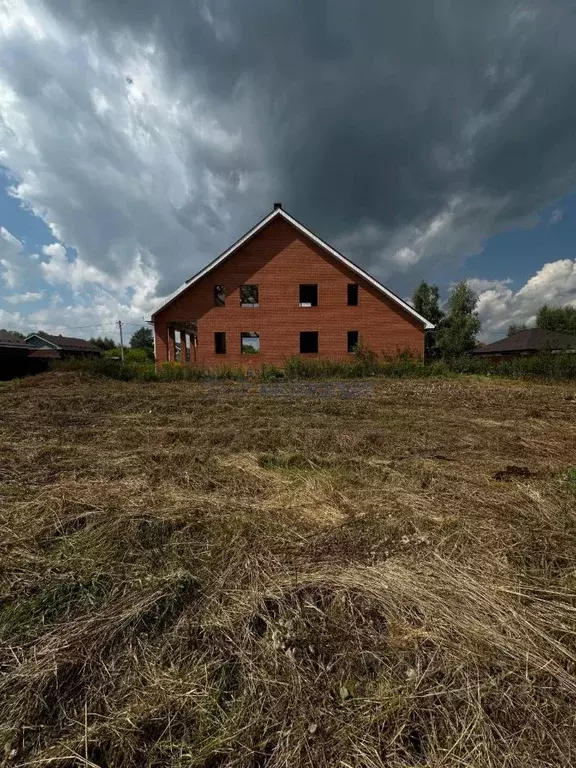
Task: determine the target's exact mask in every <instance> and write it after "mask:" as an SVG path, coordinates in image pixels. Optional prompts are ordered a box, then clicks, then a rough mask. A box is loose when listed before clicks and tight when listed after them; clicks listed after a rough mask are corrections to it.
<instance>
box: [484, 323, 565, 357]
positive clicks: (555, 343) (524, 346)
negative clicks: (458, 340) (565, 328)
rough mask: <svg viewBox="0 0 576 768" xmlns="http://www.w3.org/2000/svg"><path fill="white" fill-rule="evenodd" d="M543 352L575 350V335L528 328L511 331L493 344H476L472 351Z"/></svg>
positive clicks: (513, 354)
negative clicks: (510, 333) (516, 331)
mask: <svg viewBox="0 0 576 768" xmlns="http://www.w3.org/2000/svg"><path fill="white" fill-rule="evenodd" d="M545 352H556V353H557V352H576V337H574V336H570V335H569V334H567V333H559V332H557V331H545V330H544V329H543V328H528V329H527V330H525V331H518V333H513V334H512V335H511V336H508V337H507V338H506V339H500V341H495V342H494V343H493V344H484V345H483V346H478V347H476V349H474V350H473V351H472V354H473V355H475V356H476V357H489V358H504V357H526V356H529V355H537V354H542V353H545Z"/></svg>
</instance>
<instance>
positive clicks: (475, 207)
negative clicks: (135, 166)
mask: <svg viewBox="0 0 576 768" xmlns="http://www.w3.org/2000/svg"><path fill="white" fill-rule="evenodd" d="M45 5H46V7H47V8H49V9H50V11H51V13H52V14H53V15H54V17H56V18H57V19H58V20H59V23H60V24H61V25H62V26H63V27H66V28H68V29H73V30H74V31H75V33H76V34H78V35H89V36H91V39H95V40H97V46H98V47H99V50H101V51H106V50H108V51H109V52H110V57H111V59H114V58H115V57H116V58H118V50H119V49H120V48H121V47H122V40H123V39H124V38H129V39H130V40H136V41H138V42H139V43H140V44H141V45H142V46H146V45H150V44H152V45H153V46H154V49H155V51H156V52H157V56H158V60H159V61H160V60H161V62H162V67H164V68H165V72H166V82H167V83H170V87H171V88H173V89H177V90H178V92H179V94H180V98H181V99H185V98H186V94H187V93H189V94H192V93H195V94H197V93H198V92H200V93H201V94H202V95H203V98H204V100H205V105H207V108H209V110H210V113H211V114H212V115H215V116H216V118H217V119H218V120H219V121H221V122H222V123H223V124H225V125H228V126H234V125H237V126H238V127H239V130H240V133H241V136H242V139H243V141H244V142H245V143H246V145H247V147H246V149H245V150H244V149H242V148H240V149H239V150H238V151H236V152H235V153H233V154H227V155H223V156H221V155H220V154H219V153H218V152H214V151H213V147H212V146H211V145H210V146H200V147H198V146H195V147H194V153H193V154H194V173H197V169H198V168H201V167H208V168H209V169H210V171H211V173H212V174H213V175H214V176H215V177H216V178H217V179H219V180H220V181H221V182H222V183H223V184H225V185H227V186H228V193H227V196H225V199H224V201H223V203H222V205H223V206H226V205H227V201H229V200H231V199H232V198H233V200H234V205H236V206H237V210H238V211H239V212H238V213H237V215H234V216H233V217H232V220H230V221H228V223H227V224H223V222H222V218H221V216H220V215H219V213H218V211H217V210H215V208H214V206H213V205H208V204H205V205H203V203H202V201H201V199H199V198H198V197H196V198H194V199H192V200H190V201H188V202H185V203H183V204H182V205H181V206H179V207H178V208H177V210H176V212H175V214H174V216H175V220H176V221H177V222H178V226H179V227H181V231H178V232H177V233H176V234H174V233H173V236H172V237H170V238H167V241H166V243H165V245H164V246H163V243H162V235H161V232H160V229H161V227H162V226H163V219H162V218H161V217H158V218H156V217H154V216H153V215H152V214H150V216H149V217H148V225H149V227H150V229H151V230H153V232H154V234H150V236H149V237H148V246H149V247H150V248H151V250H153V251H154V252H155V253H156V255H158V256H159V258H160V259H162V258H163V257H164V255H165V252H167V251H168V250H170V249H171V253H174V249H175V248H176V249H177V250H178V251H179V250H180V249H182V252H184V251H185V250H186V242H187V241H186V232H194V233H195V237H196V241H195V242H196V244H197V245H198V243H200V245H199V251H198V253H199V254H200V257H201V258H205V257H206V256H208V255H209V254H210V252H211V251H212V252H213V251H215V250H218V248H220V247H224V246H225V245H226V244H227V242H226V241H227V240H229V239H234V237H235V236H237V235H238V234H240V232H241V228H242V227H247V226H250V225H251V224H252V223H253V220H254V215H255V213H256V211H258V213H260V214H263V213H265V212H266V211H267V210H268V209H269V207H270V203H271V202H272V201H271V200H269V199H267V197H266V196H267V195H269V194H270V190H273V191H274V194H275V195H276V194H277V195H278V196H280V197H281V199H283V201H284V203H285V205H286V207H287V208H289V210H290V211H292V212H294V214H295V215H296V216H298V217H300V218H301V219H302V220H303V221H304V222H305V223H306V224H309V225H310V226H311V227H312V228H314V229H316V230H317V231H318V232H319V233H320V234H321V235H323V236H326V237H327V238H328V239H331V240H334V241H335V242H336V244H340V245H341V246H346V247H347V248H348V249H349V251H350V255H351V256H352V257H353V258H356V259H358V260H360V261H361V262H362V263H363V264H364V265H365V266H368V267H369V268H371V269H373V270H374V271H375V272H376V273H377V274H380V275H381V276H384V277H386V276H388V275H394V274H395V273H402V272H404V273H405V274H406V278H405V286H404V283H403V282H402V280H400V278H397V279H398V280H400V289H402V288H404V287H406V288H408V286H409V285H411V283H412V282H413V279H414V277H413V274H414V272H416V273H417V274H418V275H421V274H426V272H427V271H430V270H431V269H432V268H433V265H434V264H436V263H437V262H438V261H440V260H443V261H446V260H448V261H450V260H452V262H454V261H457V260H458V259H461V258H462V257H464V256H466V255H468V254H469V253H470V252H473V251H475V250H478V249H479V248H480V247H481V243H482V241H483V240H484V239H485V238H486V237H489V236H490V235H492V234H494V233H495V232H497V231H499V230H500V229H502V228H504V227H506V226H511V225H514V224H517V223H518V222H519V221H522V220H525V219H526V218H527V217H529V216H532V215H533V214H534V213H535V212H537V211H538V210H539V209H540V208H541V207H542V206H543V205H545V204H547V203H549V202H551V201H552V200H554V199H555V198H557V197H558V196H560V195H562V194H564V193H565V192H567V191H568V190H569V189H570V187H571V185H572V184H573V182H574V177H575V175H576V174H575V161H576V143H575V142H574V137H575V129H576V100H574V98H573V94H574V87H575V85H576V66H575V64H576V47H575V46H574V45H573V40H574V39H575V33H576V14H575V12H574V7H573V4H572V3H571V2H568V0H566V1H559V2H556V3H554V4H547V3H542V2H538V3H536V2H533V1H532V0H527V2H512V0H483V1H482V2H477V0H453V1H451V2H450V1H448V0H412V1H411V2H408V1H406V2H383V1H382V0H374V1H368V0H363V2H359V3H351V2H349V1H348V0H347V1H346V2H344V0H334V1H333V2H327V1H326V0H318V1H315V2H310V0H274V1H273V2H271V1H270V0H251V1H250V2H237V1H234V2H233V1H232V0H215V1H214V2H209V0H206V2H190V1H189V0H188V1H186V0H164V2H158V1H157V0H122V2H118V1H117V0H46V2H45ZM124 76H125V78H126V82H127V83H128V84H130V83H131V80H132V74H131V73H130V72H129V71H127V72H125V73H124ZM22 78H24V84H23V87H24V86H25V87H26V88H30V87H35V86H34V82H36V84H37V81H35V78H34V77H30V76H28V74H27V73H26V72H25V71H23V73H22ZM190 98H191V100H192V96H190ZM239 105H241V106H239ZM102 141H104V142H105V141H106V136H105V135H103V136H102ZM185 146H186V137H183V147H184V148H183V150H182V153H181V156H182V155H183V156H185V154H186V149H185ZM256 150H257V151H256ZM256 155H257V156H258V160H257V161H256V160H255V157H256ZM258 163H260V164H261V167H260V168H258V167H257V166H258ZM239 169H240V170H242V169H249V170H252V171H259V172H261V173H262V176H263V179H265V180H266V182H265V183H263V184H262V187H261V194H260V196H259V195H258V193H255V192H254V190H252V191H251V193H250V197H249V199H246V201H245V204H244V205H243V204H242V203H243V201H242V194H241V184H240V182H239V181H238V177H237V173H238V170H239ZM231 196H232V197H231ZM100 204H101V207H102V209H103V210H105V209H106V204H107V201H101V203H100ZM114 211H115V212H114ZM107 216H108V218H109V220H110V222H111V223H112V226H113V227H114V228H119V229H120V230H122V229H123V227H124V226H125V219H126V217H128V218H130V217H132V218H133V216H134V214H133V212H132V210H131V209H130V207H129V206H127V208H126V210H125V211H122V212H121V211H118V210H117V206H116V208H115V207H114V203H113V201H111V202H110V211H109V212H108V214H107ZM143 226H144V228H145V225H143ZM231 236H232V237H231ZM97 237H98V235H97V233H94V238H96V239H97ZM94 247H96V240H95V242H94ZM177 255H178V254H177ZM178 260H179V259H178V258H176V259H175V261H178ZM183 275H184V271H183V270H182V271H181V270H180V269H178V268H176V267H175V268H173V269H164V271H163V278H164V279H165V281H166V282H167V283H171V284H172V283H173V281H174V278H175V277H178V278H180V277H182V276H183ZM164 287H166V286H164ZM171 287H173V285H171ZM397 287H398V284H397Z"/></svg>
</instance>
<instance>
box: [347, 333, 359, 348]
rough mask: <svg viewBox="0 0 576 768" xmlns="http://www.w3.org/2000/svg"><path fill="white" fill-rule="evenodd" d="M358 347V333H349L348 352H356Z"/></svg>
mask: <svg viewBox="0 0 576 768" xmlns="http://www.w3.org/2000/svg"><path fill="white" fill-rule="evenodd" d="M357 346H358V331H348V352H354V350H355V349H356V347H357Z"/></svg>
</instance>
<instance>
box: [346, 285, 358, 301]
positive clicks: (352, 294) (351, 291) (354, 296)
mask: <svg viewBox="0 0 576 768" xmlns="http://www.w3.org/2000/svg"><path fill="white" fill-rule="evenodd" d="M348 306H349V307H357V306H358V283H348Z"/></svg>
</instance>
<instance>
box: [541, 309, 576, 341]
mask: <svg viewBox="0 0 576 768" xmlns="http://www.w3.org/2000/svg"><path fill="white" fill-rule="evenodd" d="M536 327H537V328H543V329H544V330H546V331H560V333H569V334H571V335H572V336H576V307H554V306H551V305H550V304H544V306H543V307H541V308H540V311H539V312H538V315H537V316H536Z"/></svg>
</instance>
